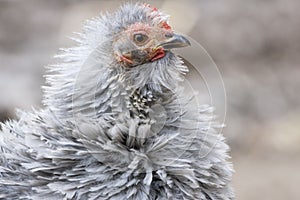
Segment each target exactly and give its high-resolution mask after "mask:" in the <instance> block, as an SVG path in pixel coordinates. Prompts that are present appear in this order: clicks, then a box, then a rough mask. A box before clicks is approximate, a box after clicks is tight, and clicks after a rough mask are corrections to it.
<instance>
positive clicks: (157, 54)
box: [151, 48, 165, 61]
mask: <svg viewBox="0 0 300 200" xmlns="http://www.w3.org/2000/svg"><path fill="white" fill-rule="evenodd" d="M163 57H165V51H164V50H163V49H162V48H160V49H158V50H157V51H156V52H155V54H154V56H153V57H152V58H151V61H155V60H158V59H161V58H163Z"/></svg>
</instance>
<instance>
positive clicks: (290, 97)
mask: <svg viewBox="0 0 300 200" xmlns="http://www.w3.org/2000/svg"><path fill="white" fill-rule="evenodd" d="M122 2H124V1H111V0H110V1H108V0H107V1H103V0H102V1H101V0H98V1H80V0H52V1H46V0H27V1H23V0H0V121H5V120H7V119H8V118H15V114H14V113H15V109H16V108H21V109H25V110H30V109H31V107H32V106H34V107H42V105H41V103H40V102H41V98H42V91H41V85H43V84H44V78H43V75H44V74H45V68H44V66H46V65H48V64H51V63H53V62H54V60H53V58H52V57H53V55H54V54H56V53H57V52H58V48H59V47H68V46H71V45H72V44H73V42H72V41H71V40H69V39H68V37H67V36H72V35H73V34H72V33H73V32H74V31H80V29H81V25H82V22H84V20H85V19H88V18H91V17H94V16H97V15H98V14H99V12H100V11H103V12H106V11H113V10H115V9H116V8H117V7H118V6H119V5H120V4H122ZM131 2H132V1H131ZM145 2H146V1H145ZM147 2H149V3H150V4H152V5H153V6H156V7H158V8H161V9H162V10H164V11H166V12H167V13H169V14H170V15H171V25H172V26H173V27H174V29H176V30H178V31H179V32H183V33H185V34H187V35H189V36H191V37H192V38H194V39H196V40H197V41H198V42H199V43H200V44H202V45H203V46H204V48H205V49H206V50H207V51H208V52H209V54H210V55H211V56H212V58H213V59H214V61H215V62H216V64H217V66H218V68H219V70H220V72H221V74H222V77H223V80H224V83H225V88H226V93H227V116H226V124H227V128H226V129H224V131H223V134H224V135H225V136H226V138H227V140H228V143H229V144H230V146H231V149H232V152H231V154H232V157H233V159H232V161H233V163H234V166H235V170H236V172H235V175H234V180H233V184H234V187H235V190H236V193H237V199H241V200H253V199H266V200H268V199H272V200H277V199H278V200H279V199H291V200H293V199H295V200H296V199H299V198H300V190H299V189H298V187H299V186H298V185H299V181H300V172H299V169H300V154H299V153H300V94H299V93H300V66H299V64H300V12H299V8H300V1H299V0H289V1H282V0H272V1H271V0H252V1H240V0H227V1H218V0H186V1H179V0H178V1H176V0H164V1H162V0H160V1H158V0H157V1H147Z"/></svg>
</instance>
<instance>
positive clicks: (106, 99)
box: [0, 4, 233, 200]
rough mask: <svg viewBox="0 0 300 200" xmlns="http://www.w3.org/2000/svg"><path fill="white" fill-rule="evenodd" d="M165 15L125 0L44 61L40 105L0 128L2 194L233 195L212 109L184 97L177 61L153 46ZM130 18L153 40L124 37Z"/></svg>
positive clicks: (92, 196)
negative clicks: (55, 57) (140, 41)
mask: <svg viewBox="0 0 300 200" xmlns="http://www.w3.org/2000/svg"><path fill="white" fill-rule="evenodd" d="M167 18H168V17H167V16H166V15H164V14H163V13H161V12H159V11H157V9H155V8H150V7H149V6H147V5H141V4H134V5H131V4H126V5H124V6H123V7H121V8H120V9H119V10H118V11H116V12H115V13H113V14H106V15H103V16H100V17H98V18H95V19H92V20H90V21H88V22H87V23H86V24H85V26H84V29H83V32H82V33H81V34H79V35H80V36H79V38H77V39H75V40H76V41H77V42H78V46H76V47H74V48H69V49H63V50H62V53H61V54H60V55H58V57H59V58H60V59H62V62H61V63H59V64H57V65H53V66H50V67H49V75H48V76H47V83H48V86H46V87H45V88H44V89H45V94H44V104H45V108H44V109H42V110H38V111H36V110H34V111H32V112H19V114H18V116H19V120H18V121H10V122H7V123H6V124H2V128H3V130H2V132H1V133H0V148H1V151H0V152H2V153H1V154H0V198H3V199H118V200H119V199H143V200H144V199H145V200H147V199H149V200H151V199H153V200H154V199H178V200H179V199H203V200H204V199H208V200H209V199H214V200H215V199H222V200H226V199H233V192H232V189H231V187H230V185H229V182H230V179H231V175H232V166H231V164H229V163H228V162H227V159H228V155H227V151H228V146H227V145H226V144H225V143H224V139H223V136H221V135H219V134H217V133H216V131H215V129H214V128H215V127H217V126H218V125H217V124H216V123H213V122H212V117H211V116H212V114H211V112H212V109H211V108H210V107H208V106H200V107H199V106H197V102H196V101H195V99H194V98H193V96H188V95H187V94H185V92H184V88H182V87H181V86H180V83H181V82H182V81H183V76H184V75H185V73H187V72H188V69H187V67H186V66H185V65H184V64H183V62H182V61H181V60H180V59H179V57H177V56H176V55H174V54H173V53H172V52H171V51H170V50H169V49H160V50H157V49H158V48H154V47H158V46H157V45H158V43H159V41H158V40H159V36H158V35H159V34H160V33H168V34H169V35H168V34H166V35H165V37H166V38H169V37H170V34H171V36H172V35H173V32H172V31H171V28H170V26H169V25H168V24H167ZM134 24H135V25H138V26H139V24H142V27H148V28H149V30H151V31H153V30H155V31H158V32H155V34H156V35H155V37H154V36H153V32H151V31H150V32H151V34H149V36H153V37H152V39H153V45H156V46H147V45H149V44H148V43H147V44H145V45H143V46H138V45H133V43H131V44H130V42H132V41H130V39H128V38H127V39H124V38H126V34H125V32H126V31H128V30H129V32H130V30H131V29H129V28H128V27H131V26H135V25H134ZM139 29H140V28H139ZM132 31H133V32H134V31H136V30H135V29H134V28H133V29H132ZM146 32H147V30H146ZM147 33H148V32H147ZM122 34H123V36H122ZM124 34H125V35H124ZM129 34H131V33H129ZM121 36H122V40H121V41H122V42H118V41H119V39H120V37H121ZM157 38H158V39H157ZM166 38H164V39H166ZM138 39H139V38H138ZM150 39H151V38H150ZM160 39H161V40H163V38H160ZM126 42H127V43H126ZM124 44H128V45H129V46H130V45H132V46H131V47H130V48H128V47H129V46H128V45H125V47H124ZM164 47H165V48H167V47H166V45H165V46H164ZM159 48H161V46H160V47H159ZM129 50H134V51H129ZM136 50H138V51H141V52H140V54H134V53H136V52H137V51H136ZM156 50H157V51H156ZM151 51H152V52H151ZM162 51H163V52H162ZM128 52H129V53H130V54H128ZM145 52H146V53H145ZM122 56H125V57H122Z"/></svg>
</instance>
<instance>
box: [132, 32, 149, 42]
mask: <svg viewBox="0 0 300 200" xmlns="http://www.w3.org/2000/svg"><path fill="white" fill-rule="evenodd" d="M147 40H148V36H147V35H145V34H142V33H137V34H134V35H133V41H134V42H135V43H136V44H143V43H145V42H146V41H147Z"/></svg>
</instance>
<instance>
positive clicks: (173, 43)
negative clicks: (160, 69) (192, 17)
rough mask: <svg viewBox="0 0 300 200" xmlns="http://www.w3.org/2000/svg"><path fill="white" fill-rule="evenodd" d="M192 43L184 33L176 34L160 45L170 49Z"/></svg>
mask: <svg viewBox="0 0 300 200" xmlns="http://www.w3.org/2000/svg"><path fill="white" fill-rule="evenodd" d="M190 45H191V43H190V41H189V40H188V39H186V38H185V37H184V36H182V35H178V34H174V35H173V36H172V37H170V38H168V39H167V40H164V41H163V42H162V43H161V44H159V45H158V47H163V48H164V49H165V50H170V49H173V48H181V47H186V46H190Z"/></svg>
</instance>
